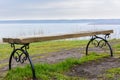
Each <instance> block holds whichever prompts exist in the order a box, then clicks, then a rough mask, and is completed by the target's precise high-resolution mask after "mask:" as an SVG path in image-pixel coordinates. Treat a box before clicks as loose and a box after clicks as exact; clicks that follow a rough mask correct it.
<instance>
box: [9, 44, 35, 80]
mask: <svg viewBox="0 0 120 80" xmlns="http://www.w3.org/2000/svg"><path fill="white" fill-rule="evenodd" d="M11 47H12V48H13V52H12V53H11V55H10V59H9V70H10V69H11V62H12V58H13V59H14V60H15V61H16V62H19V63H21V64H23V63H24V62H25V61H26V60H29V62H30V65H31V69H32V74H33V80H36V76H35V69H34V66H33V64H32V61H31V59H30V57H29V54H28V52H27V49H29V44H24V45H23V46H22V47H20V48H16V46H15V44H11Z"/></svg>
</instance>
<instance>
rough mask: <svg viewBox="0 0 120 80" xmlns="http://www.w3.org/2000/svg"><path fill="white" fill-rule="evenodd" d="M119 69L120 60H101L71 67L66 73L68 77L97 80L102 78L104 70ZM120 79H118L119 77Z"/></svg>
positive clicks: (110, 58) (109, 58) (111, 58)
mask: <svg viewBox="0 0 120 80" xmlns="http://www.w3.org/2000/svg"><path fill="white" fill-rule="evenodd" d="M118 67H120V58H113V57H108V58H102V59H100V60H97V61H90V62H87V63H83V64H81V65H75V66H73V67H72V68H71V69H70V71H68V72H67V73H66V75H68V76H76V77H85V78H87V79H88V80H98V79H99V78H102V80H103V78H104V75H103V74H104V73H105V72H106V70H108V69H111V68H118ZM119 78H120V77H119Z"/></svg>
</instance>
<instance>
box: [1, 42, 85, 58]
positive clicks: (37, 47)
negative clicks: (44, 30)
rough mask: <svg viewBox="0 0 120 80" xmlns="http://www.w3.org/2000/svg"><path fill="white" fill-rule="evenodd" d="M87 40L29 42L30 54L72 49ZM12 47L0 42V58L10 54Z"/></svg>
mask: <svg viewBox="0 0 120 80" xmlns="http://www.w3.org/2000/svg"><path fill="white" fill-rule="evenodd" d="M86 43H87V40H73V41H72V40H58V41H46V42H38V43H32V44H30V49H29V53H30V55H35V54H44V53H50V52H56V51H60V50H62V49H64V50H67V49H72V48H77V47H81V46H83V45H85V44H86ZM11 51H12V48H11V47H10V45H9V44H0V60H4V59H6V58H8V57H9V56H10V53H11Z"/></svg>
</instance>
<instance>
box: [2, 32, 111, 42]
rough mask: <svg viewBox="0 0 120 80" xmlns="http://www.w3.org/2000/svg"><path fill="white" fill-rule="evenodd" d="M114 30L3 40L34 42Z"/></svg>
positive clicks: (7, 40)
mask: <svg viewBox="0 0 120 80" xmlns="http://www.w3.org/2000/svg"><path fill="white" fill-rule="evenodd" d="M110 33H113V30H102V31H88V32H81V33H73V34H64V35H55V36H40V37H26V38H3V42H8V43H16V44H27V43H33V42H41V41H49V40H58V39H67V38H77V37H84V36H94V35H99V34H104V35H105V34H110Z"/></svg>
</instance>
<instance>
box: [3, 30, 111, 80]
mask: <svg viewBox="0 0 120 80" xmlns="http://www.w3.org/2000/svg"><path fill="white" fill-rule="evenodd" d="M111 33H113V30H101V31H87V32H80V33H71V34H63V35H54V36H38V37H22V38H21V37H20V38H3V42H7V43H10V44H11V47H12V48H13V51H12V53H11V55H10V58H9V70H11V62H12V58H13V59H15V60H16V62H20V63H24V62H25V61H26V60H29V62H30V65H31V70H32V74H33V80H36V75H35V69H34V65H33V63H32V61H31V59H30V56H29V53H28V51H27V50H28V49H29V44H30V43H34V42H42V41H50V40H59V39H68V38H77V37H85V36H92V37H91V39H90V40H89V42H88V43H87V46H86V55H88V48H89V45H90V43H93V44H94V45H95V46H96V47H100V48H102V47H103V46H106V45H107V46H108V48H109V50H110V56H113V51H112V48H111V46H110V44H109V43H108V41H107V38H108V37H109V35H110V34H111ZM97 35H104V37H98V36H97ZM97 39H99V41H97V43H96V42H95V43H94V42H93V41H95V40H97ZM103 42H104V43H103ZM18 44H19V45H21V47H20V48H16V45H18ZM15 54H16V55H17V56H15ZM23 55H24V57H22V56H23Z"/></svg>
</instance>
